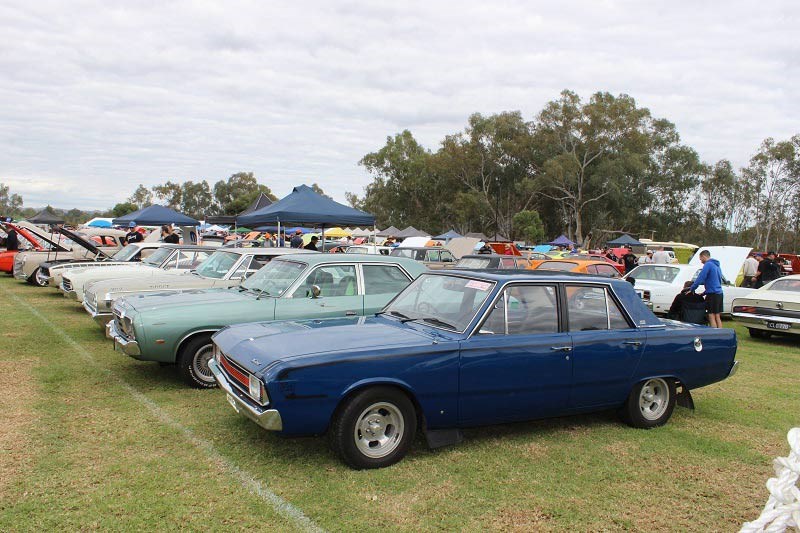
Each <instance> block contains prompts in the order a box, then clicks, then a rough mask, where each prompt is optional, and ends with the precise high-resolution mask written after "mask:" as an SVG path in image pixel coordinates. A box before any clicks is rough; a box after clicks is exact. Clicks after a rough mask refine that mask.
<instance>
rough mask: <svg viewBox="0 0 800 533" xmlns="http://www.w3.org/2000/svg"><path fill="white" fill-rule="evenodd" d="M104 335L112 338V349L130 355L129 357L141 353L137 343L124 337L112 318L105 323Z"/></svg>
mask: <svg viewBox="0 0 800 533" xmlns="http://www.w3.org/2000/svg"><path fill="white" fill-rule="evenodd" d="M106 337H108V338H109V339H113V340H114V350H116V351H118V352H122V353H124V354H125V355H130V356H131V357H136V356H139V355H142V351H141V350H140V349H139V343H138V342H136V341H130V340H128V339H127V338H125V336H124V335H122V333H120V332H119V330H118V329H117V324H116V322H114V321H113V320H112V321H110V322H109V323H108V324H106Z"/></svg>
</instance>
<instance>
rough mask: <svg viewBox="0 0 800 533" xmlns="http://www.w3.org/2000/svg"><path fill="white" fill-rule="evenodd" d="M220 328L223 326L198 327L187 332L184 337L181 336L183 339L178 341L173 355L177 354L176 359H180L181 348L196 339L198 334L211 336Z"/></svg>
mask: <svg viewBox="0 0 800 533" xmlns="http://www.w3.org/2000/svg"><path fill="white" fill-rule="evenodd" d="M220 329H222V328H203V329H196V330H194V331H191V332H189V333H187V334H186V335H184V336H183V337H181V339H180V340H179V341H178V342H177V344H176V345H175V352H174V354H173V355H174V356H175V361H177V360H178V356H179V355H180V353H181V350H183V347H184V346H186V345H187V344H188V343H189V342H191V341H192V340H193V339H195V338H196V337H198V336H200V335H208V336H211V335H213V334H214V333H216V332H217V331H219V330H220Z"/></svg>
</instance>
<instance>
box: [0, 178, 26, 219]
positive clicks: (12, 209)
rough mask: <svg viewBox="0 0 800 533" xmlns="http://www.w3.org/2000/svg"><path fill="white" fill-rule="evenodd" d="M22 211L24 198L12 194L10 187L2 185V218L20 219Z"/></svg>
mask: <svg viewBox="0 0 800 533" xmlns="http://www.w3.org/2000/svg"><path fill="white" fill-rule="evenodd" d="M21 211H22V196H20V195H19V194H15V193H12V192H11V189H10V187H9V186H8V185H5V184H4V183H0V216H4V217H18V216H19V215H20V214H21Z"/></svg>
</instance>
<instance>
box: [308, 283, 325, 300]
mask: <svg viewBox="0 0 800 533" xmlns="http://www.w3.org/2000/svg"><path fill="white" fill-rule="evenodd" d="M308 292H309V296H310V297H311V298H319V295H320V294H322V289H320V288H319V285H312V286H311V289H309V291H308Z"/></svg>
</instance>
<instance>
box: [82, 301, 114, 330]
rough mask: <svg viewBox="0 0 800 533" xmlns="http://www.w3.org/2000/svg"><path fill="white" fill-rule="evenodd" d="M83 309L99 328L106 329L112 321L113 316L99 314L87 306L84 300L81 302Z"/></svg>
mask: <svg viewBox="0 0 800 533" xmlns="http://www.w3.org/2000/svg"><path fill="white" fill-rule="evenodd" d="M83 308H84V309H86V312H87V313H89V315H90V316H91V317H92V319H93V320H94V321H95V322H97V324H98V325H99V326H101V327H106V324H108V323H109V322H110V321H112V320H114V315H113V314H111V313H100V312H98V311H97V309H95V308H93V307H92V306H91V305H89V304H88V303H87V302H86V301H85V300H84V302H83Z"/></svg>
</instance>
